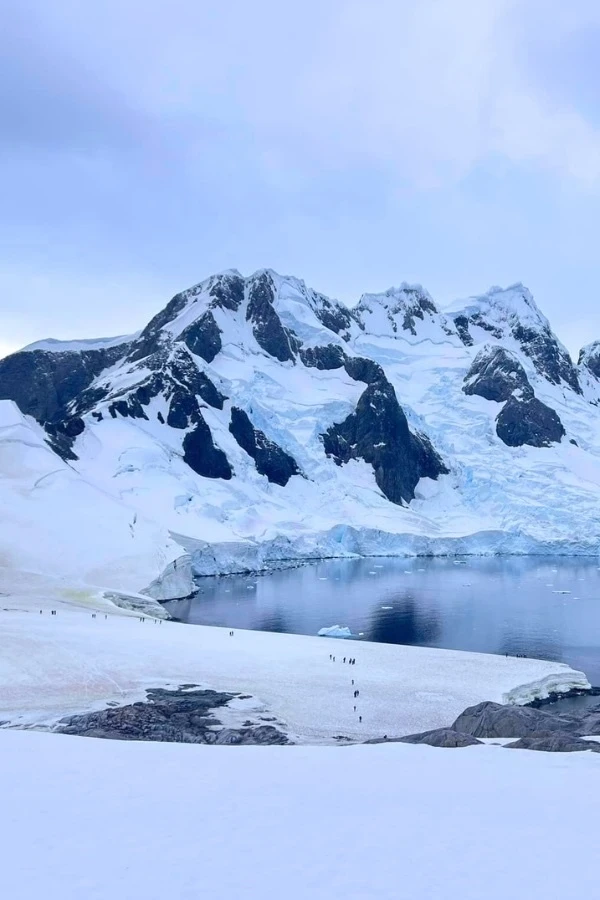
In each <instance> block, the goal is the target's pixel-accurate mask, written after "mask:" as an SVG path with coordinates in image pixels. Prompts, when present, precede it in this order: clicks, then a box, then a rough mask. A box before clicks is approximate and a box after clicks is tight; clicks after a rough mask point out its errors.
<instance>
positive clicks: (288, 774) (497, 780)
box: [0, 731, 600, 900]
mask: <svg viewBox="0 0 600 900" xmlns="http://www.w3.org/2000/svg"><path fill="white" fill-rule="evenodd" d="M0 754H1V756H2V761H3V765H2V767H1V768H0V796H2V815H3V819H4V821H5V822H7V823H10V827H7V828H5V829H4V830H3V836H2V857H3V865H2V884H3V890H4V892H5V895H6V896H7V897H10V898H11V900H31V898H35V897H47V898H53V900H54V898H58V897H60V898H61V900H81V897H82V896H85V898H86V900H105V898H107V897H110V898H111V900H131V898H132V897H143V898H144V900H164V898H165V897H174V898H177V900H190V898H200V897H206V898H210V900H232V898H237V897H247V898H258V897H260V898H263V900H275V898H280V897H282V896H284V897H286V900H307V898H311V900H341V898H344V900H365V898H369V900H396V898H398V900H400V898H406V897H410V898H411V900H434V898H435V900H437V898H441V897H447V898H449V900H458V898H460V900H482V897H485V900H507V898H509V897H510V898H514V900H525V898H530V897H545V898H559V897H560V898H565V900H566V898H574V897H590V898H591V897H594V896H596V892H597V880H598V873H597V862H596V860H597V798H598V795H599V793H600V759H599V758H598V755H597V754H592V753H568V754H551V753H532V752H530V751H527V750H511V751H509V750H505V749H503V748H502V747H493V746H483V747H482V746H478V747H470V748H466V749H464V750H443V749H442V750H440V749H435V748H432V747H421V746H410V745H405V744H386V745H379V746H360V747H205V746H197V745H189V744H188V745H185V744H180V745H177V744H148V743H127V742H124V741H101V740H96V741H94V740H93V739H90V738H71V737H67V736H63V735H51V734H35V733H32V732H7V731H0ZM554 847H559V848H560V851H559V852H554V853H553V855H552V860H551V864H550V862H549V855H548V854H549V848H554Z"/></svg>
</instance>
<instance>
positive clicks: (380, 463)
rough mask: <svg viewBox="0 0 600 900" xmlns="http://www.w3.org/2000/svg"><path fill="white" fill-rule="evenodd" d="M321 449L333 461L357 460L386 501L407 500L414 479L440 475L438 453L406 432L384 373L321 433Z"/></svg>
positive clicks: (428, 444) (414, 481)
mask: <svg viewBox="0 0 600 900" xmlns="http://www.w3.org/2000/svg"><path fill="white" fill-rule="evenodd" d="M322 439H323V445H324V448H325V452H326V453H327V455H328V456H331V457H333V459H334V460H335V462H336V463H337V464H338V465H340V466H341V465H343V464H344V463H347V462H349V461H350V460H351V459H363V460H364V461H365V462H367V463H370V465H372V467H373V472H374V474H375V480H376V482H377V485H378V486H379V488H380V489H381V491H382V493H383V494H384V495H385V496H386V497H387V498H388V500H391V501H392V503H399V504H402V503H408V502H410V500H412V499H413V498H414V496H415V487H416V486H417V484H418V482H419V479H420V478H433V479H436V478H437V477H438V475H441V474H443V473H446V472H447V471H448V470H447V469H446V468H445V466H444V464H443V463H442V461H441V459H440V457H439V456H438V455H437V453H436V452H435V451H434V449H433V447H432V446H431V444H430V443H429V441H428V440H427V439H426V438H425V437H424V436H422V435H414V434H412V433H411V432H410V430H409V427H408V422H407V420H406V416H405V414H404V412H403V410H402V407H401V406H400V404H399V403H398V400H397V398H396V392H395V391H394V388H393V387H392V385H391V384H390V383H389V381H388V380H387V378H385V376H384V377H383V378H381V379H379V380H377V381H375V382H373V383H372V384H369V385H368V387H367V389H366V390H365V391H364V392H363V394H362V395H361V397H360V399H359V401H358V403H357V406H356V410H355V412H353V413H351V414H350V415H349V416H348V417H347V418H346V419H345V420H344V421H343V422H340V423H339V424H335V425H332V426H331V427H330V428H328V429H327V431H326V432H325V433H324V434H323V435H322Z"/></svg>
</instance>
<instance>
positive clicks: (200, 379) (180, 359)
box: [170, 351, 227, 409]
mask: <svg viewBox="0 0 600 900" xmlns="http://www.w3.org/2000/svg"><path fill="white" fill-rule="evenodd" d="M192 352H193V351H192ZM170 376H171V381H174V382H175V383H176V384H177V385H178V386H180V387H181V388H183V389H184V390H186V391H188V392H189V393H190V394H197V395H198V396H199V397H201V398H202V400H204V402H205V403H208V405H209V406H213V407H214V408H215V409H223V403H224V402H225V400H226V399H227V397H225V395H224V394H222V393H221V392H220V391H218V390H217V388H216V387H215V385H214V384H213V383H212V381H211V380H210V378H209V377H208V375H207V374H206V373H205V372H201V371H200V370H199V369H198V367H197V366H196V364H195V362H194V361H193V360H192V359H190V357H189V355H188V354H187V353H185V352H181V351H179V352H175V354H174V355H173V359H172V362H171V365H170Z"/></svg>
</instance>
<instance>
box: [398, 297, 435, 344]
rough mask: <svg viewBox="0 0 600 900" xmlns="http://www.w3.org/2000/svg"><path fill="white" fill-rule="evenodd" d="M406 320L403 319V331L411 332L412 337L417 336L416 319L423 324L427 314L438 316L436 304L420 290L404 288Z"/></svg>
mask: <svg viewBox="0 0 600 900" xmlns="http://www.w3.org/2000/svg"><path fill="white" fill-rule="evenodd" d="M403 294H404V298H403V299H404V318H403V319H402V329H403V331H410V333H411V334H412V335H415V336H416V334H417V329H416V328H415V325H416V322H415V319H420V320H421V322H423V321H424V319H425V313H430V314H432V315H435V314H437V308H436V306H435V303H434V302H433V301H432V300H431V298H430V297H428V296H427V295H426V294H424V293H423V291H422V290H419V289H418V288H408V287H407V288H404V290H403Z"/></svg>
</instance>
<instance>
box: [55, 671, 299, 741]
mask: <svg viewBox="0 0 600 900" xmlns="http://www.w3.org/2000/svg"><path fill="white" fill-rule="evenodd" d="M182 687H183V688H186V689H185V690H181V689H180V690H178V691H169V690H161V689H155V690H150V691H147V695H148V700H147V701H146V702H138V703H133V704H130V705H128V706H117V707H113V708H110V709H103V710H100V711H99V712H92V713H85V714H84V715H78V716H68V717H67V718H65V719H62V720H61V722H60V723H59V725H58V726H57V728H56V730H57V731H60V732H62V733H63V734H77V735H82V736H85V737H96V738H108V739H111V740H128V741H168V742H177V743H182V744H287V743H289V741H288V738H287V736H286V735H285V734H284V733H283V732H282V731H279V730H278V729H277V728H275V727H274V726H273V725H256V724H254V723H250V722H248V723H246V725H245V726H244V727H241V728H223V727H222V726H221V723H220V722H219V720H218V719H217V718H215V715H214V714H215V712H217V710H218V709H219V708H222V707H224V706H226V705H227V704H228V703H229V702H230V701H231V700H233V699H235V697H236V696H237V695H235V694H224V693H218V692H217V691H210V690H190V689H188V688H189V687H191V688H195V687H196V685H191V686H188V685H183V686H182Z"/></svg>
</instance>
